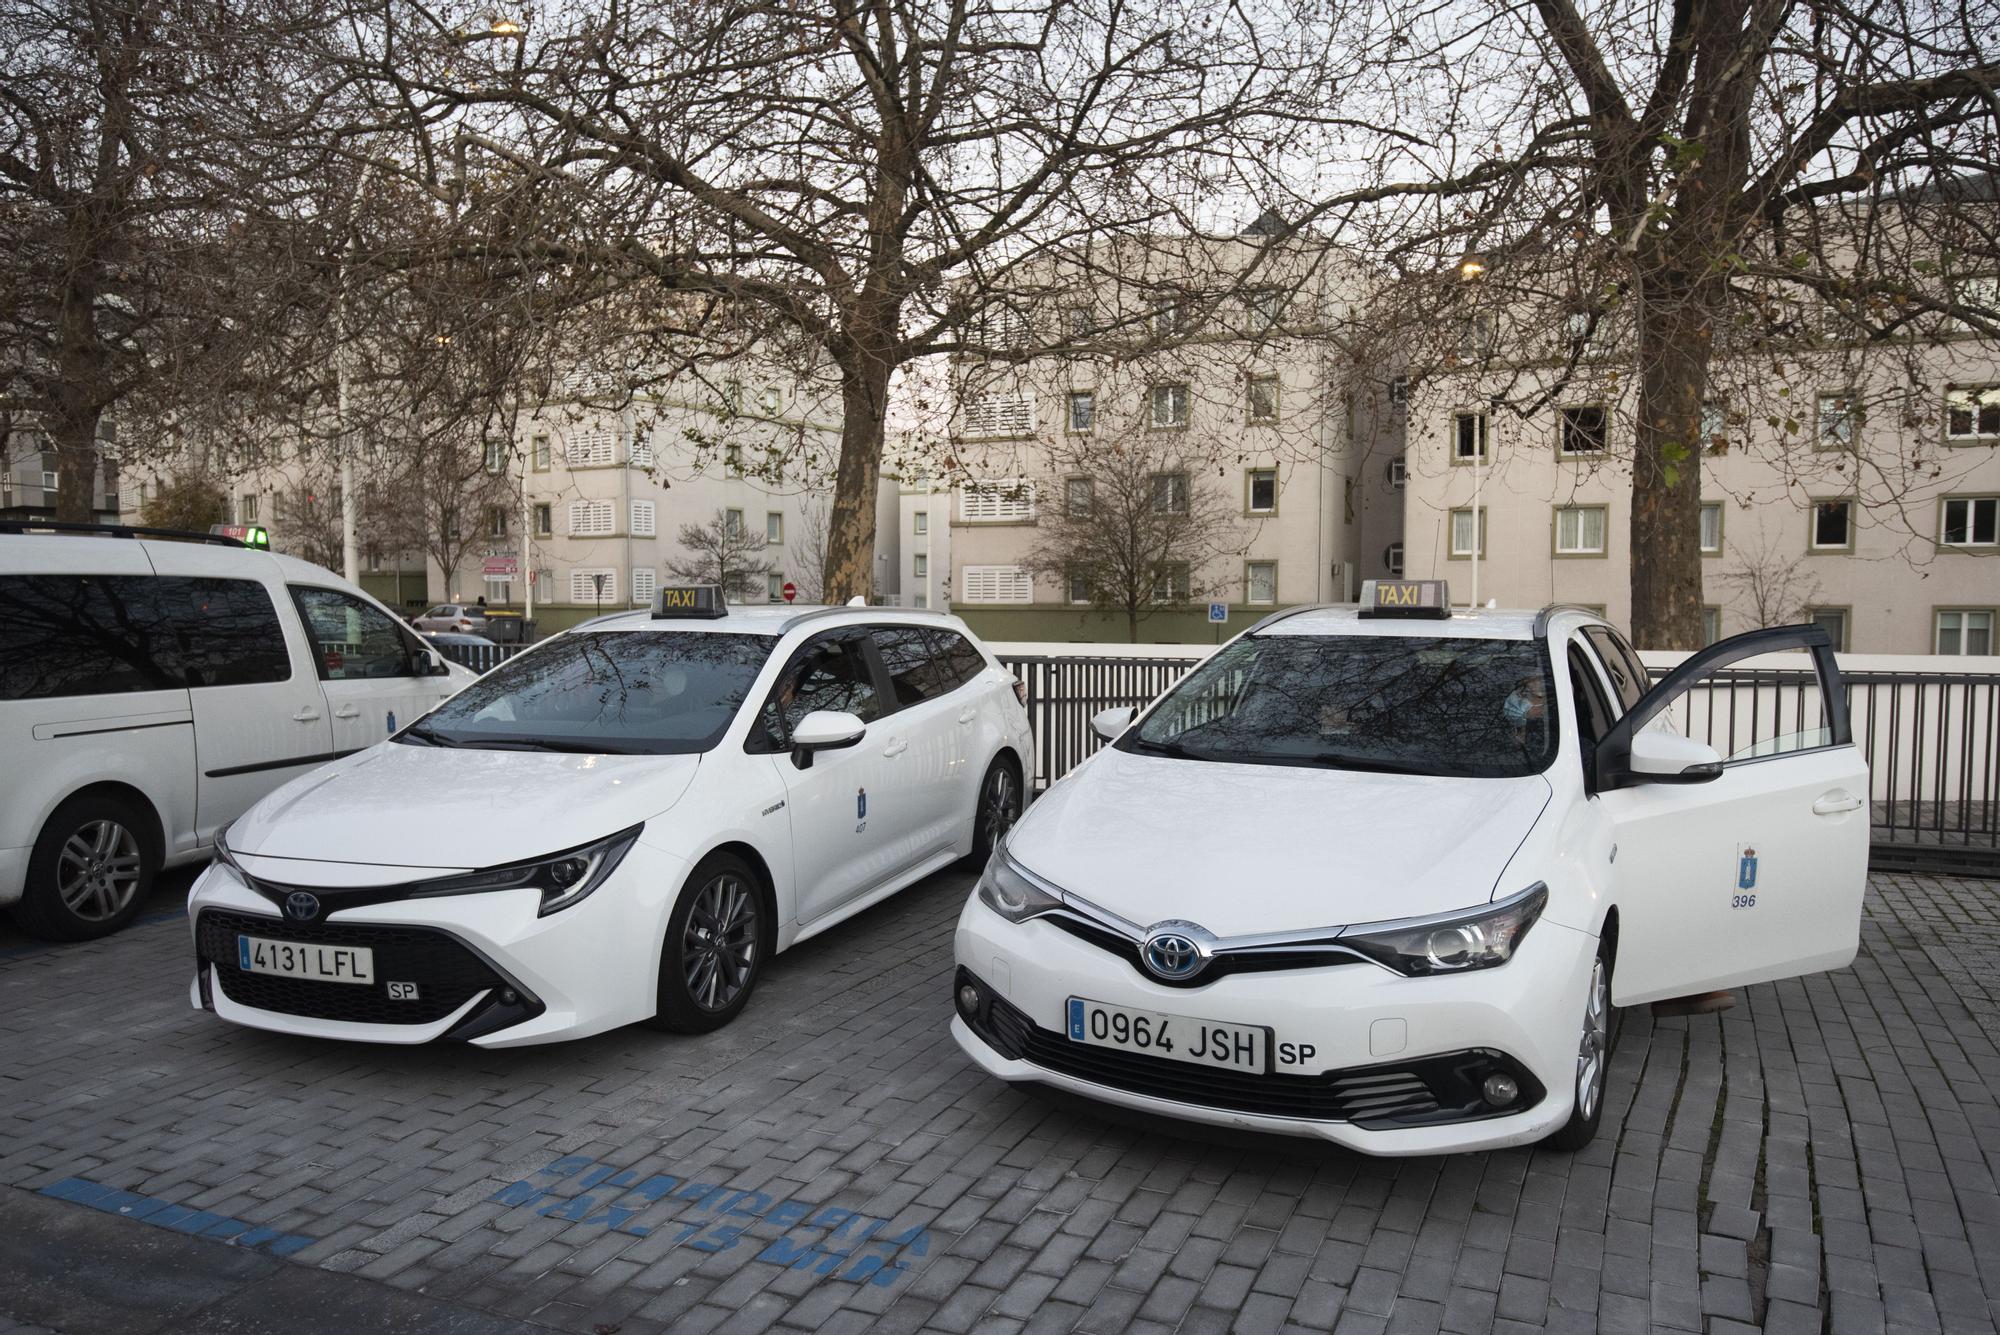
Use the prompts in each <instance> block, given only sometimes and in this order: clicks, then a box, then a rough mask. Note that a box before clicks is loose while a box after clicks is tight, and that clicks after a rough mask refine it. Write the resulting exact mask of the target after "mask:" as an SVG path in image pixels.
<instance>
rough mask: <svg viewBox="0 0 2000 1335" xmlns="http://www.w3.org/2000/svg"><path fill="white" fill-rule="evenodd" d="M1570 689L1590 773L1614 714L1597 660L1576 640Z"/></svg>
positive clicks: (1571, 650)
mask: <svg viewBox="0 0 2000 1335" xmlns="http://www.w3.org/2000/svg"><path fill="white" fill-rule="evenodd" d="M1569 692H1570V694H1571V695H1572V696H1574V697H1575V699H1576V735H1577V740H1578V741H1579V742H1580V743H1581V744H1582V747H1583V771H1584V773H1586V774H1589V773H1590V772H1591V757H1592V756H1593V755H1594V754H1595V753H1596V751H1597V743H1598V740H1599V739H1600V738H1602V737H1603V736H1604V733H1605V730H1606V729H1608V728H1609V727H1610V726H1611V724H1612V723H1613V721H1614V716H1613V712H1612V706H1611V701H1610V699H1609V697H1607V696H1606V695H1605V693H1604V681H1603V678H1602V677H1600V676H1599V675H1598V671H1597V666H1596V663H1595V662H1594V661H1593V659H1592V656H1591V654H1590V652H1589V651H1588V650H1586V649H1585V648H1584V647H1583V646H1582V645H1581V644H1579V643H1577V642H1576V641H1575V640H1571V641H1570V644H1569Z"/></svg>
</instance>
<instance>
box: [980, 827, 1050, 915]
mask: <svg viewBox="0 0 2000 1335" xmlns="http://www.w3.org/2000/svg"><path fill="white" fill-rule="evenodd" d="M979 902H980V903H982V904H984V905H986V907H987V908H989V909H992V910H993V911H994V912H995V913H997V914H999V915H1000V916H1001V917H1003V918H1005V919H1006V920H1007V921H1008V922H1026V921H1027V920H1028V919H1030V918H1039V917H1040V916H1041V915H1042V914H1044V913H1048V912H1051V911H1053V910H1055V909H1059V908H1061V907H1062V906H1063V902H1062V900H1061V899H1060V898H1058V897H1057V896H1055V895H1052V894H1050V893H1049V892H1048V891H1046V890H1044V889H1042V887H1041V886H1039V885H1037V884H1035V883H1034V882H1033V881H1031V880H1029V879H1028V877H1027V875H1026V873H1024V872H1023V871H1022V870H1021V868H1020V867H1019V866H1018V865H1017V864H1016V863H1015V862H1014V860H1013V859H1012V858H1010V857H1008V856H1007V848H1006V845H1004V844H1003V845H1001V846H1000V847H999V848H996V849H994V850H993V856H992V857H990V858H988V859H987V860H986V870H985V871H984V872H981V873H980V876H979Z"/></svg>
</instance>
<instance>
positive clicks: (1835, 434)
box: [1813, 392, 1854, 450]
mask: <svg viewBox="0 0 2000 1335" xmlns="http://www.w3.org/2000/svg"><path fill="white" fill-rule="evenodd" d="M1817 411H1818V416H1817V418H1816V419H1815V421H1814V425H1813V441H1814V443H1815V445H1816V446H1817V447H1818V448H1819V449H1822V450H1851V449H1853V448H1854V398H1853V396H1852V395H1850V394H1847V393H1845V392H1843V393H1839V394H1822V395H1820V396H1819V403H1818V410H1817Z"/></svg>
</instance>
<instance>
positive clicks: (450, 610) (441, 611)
mask: <svg viewBox="0 0 2000 1335" xmlns="http://www.w3.org/2000/svg"><path fill="white" fill-rule="evenodd" d="M424 615H425V616H427V617H455V616H457V615H458V609H457V608H456V607H450V606H444V607H433V608H432V609H431V610H430V611H428V612H426V613H424Z"/></svg>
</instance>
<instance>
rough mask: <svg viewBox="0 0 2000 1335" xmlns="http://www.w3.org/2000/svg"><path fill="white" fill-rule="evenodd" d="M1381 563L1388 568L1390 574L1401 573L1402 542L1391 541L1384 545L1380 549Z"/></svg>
mask: <svg viewBox="0 0 2000 1335" xmlns="http://www.w3.org/2000/svg"><path fill="white" fill-rule="evenodd" d="M1382 564H1383V565H1384V566H1385V567H1387V568H1388V571H1389V573H1390V574H1391V575H1401V574H1402V573H1403V544H1402V543H1400V542H1392V543H1390V544H1389V545H1388V546H1387V547H1384V548H1383V549H1382Z"/></svg>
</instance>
